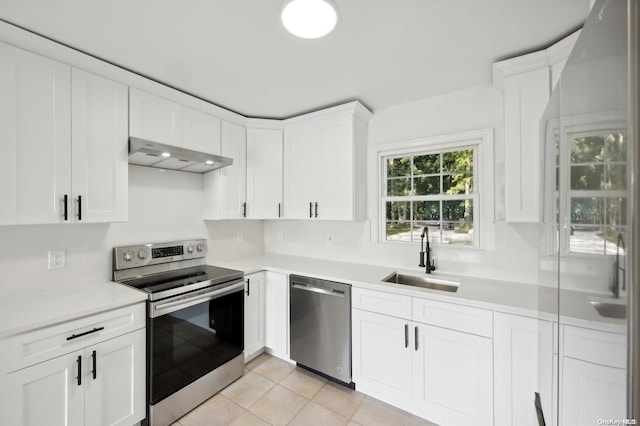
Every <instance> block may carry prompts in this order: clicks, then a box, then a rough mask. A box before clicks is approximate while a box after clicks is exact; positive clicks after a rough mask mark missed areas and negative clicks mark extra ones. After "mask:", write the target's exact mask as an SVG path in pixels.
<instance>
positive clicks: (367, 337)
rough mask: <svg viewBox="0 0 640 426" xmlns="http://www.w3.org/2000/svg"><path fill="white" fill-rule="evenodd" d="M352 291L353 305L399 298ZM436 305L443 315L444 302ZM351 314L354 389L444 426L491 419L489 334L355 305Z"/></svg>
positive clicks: (481, 425) (485, 422)
mask: <svg viewBox="0 0 640 426" xmlns="http://www.w3.org/2000/svg"><path fill="white" fill-rule="evenodd" d="M365 292H366V293H367V294H365ZM354 293H355V295H354V300H355V306H358V305H359V304H360V306H364V305H366V304H367V303H368V301H371V306H374V304H375V306H377V307H378V308H380V309H381V310H383V311H391V310H393V306H394V305H396V306H399V305H400V304H401V303H402V301H399V300H391V299H390V300H389V301H388V304H387V306H385V301H384V299H383V297H384V293H381V292H368V291H363V290H359V289H358V290H356V291H355V292H354ZM401 297H404V296H401ZM409 303H410V302H409ZM434 307H436V309H438V311H437V315H441V314H442V315H447V311H446V308H447V304H441V305H439V304H437V302H435V304H434ZM465 308H466V307H465ZM469 309H473V308H469ZM396 311H398V312H401V311H400V310H396ZM410 312H411V311H408V312H405V314H406V313H408V314H410ZM429 312H432V311H429ZM351 318H352V337H353V349H352V350H353V381H354V383H355V384H356V389H358V390H360V391H361V392H364V393H366V394H368V395H371V396H373V397H375V398H378V399H381V400H383V401H385V402H388V403H390V404H393V405H395V406H397V407H399V408H402V409H404V410H407V411H410V412H412V413H414V414H417V415H419V416H421V417H423V418H425V419H427V420H430V421H433V422H435V423H438V424H440V425H443V426H447V425H462V424H464V425H476V426H485V425H490V424H493V342H492V339H491V338H489V337H483V336H477V335H474V334H470V333H466V332H461V331H456V330H451V329H447V328H443V327H437V326H433V325H429V324H424V323H421V322H417V321H413V320H409V319H403V318H397V317H394V316H390V315H384V314H381V313H378V312H371V311H367V310H363V309H357V308H354V309H352V315H351Z"/></svg>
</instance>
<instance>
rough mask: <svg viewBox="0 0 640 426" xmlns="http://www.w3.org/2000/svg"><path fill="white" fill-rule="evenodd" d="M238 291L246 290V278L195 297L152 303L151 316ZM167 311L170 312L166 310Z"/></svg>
mask: <svg viewBox="0 0 640 426" xmlns="http://www.w3.org/2000/svg"><path fill="white" fill-rule="evenodd" d="M237 291H244V280H240V281H238V282H237V283H236V284H233V285H229V286H227V287H224V288H221V289H218V290H213V291H210V292H208V293H203V294H199V295H197V296H194V297H189V298H181V299H180V300H176V301H173V302H166V303H160V304H158V305H152V307H153V311H152V312H151V317H152V318H155V317H158V316H161V315H164V314H165V313H164V312H161V311H168V310H170V312H173V311H176V310H178V309H182V308H187V307H189V306H193V305H197V304H198V303H202V302H206V301H208V300H213V299H217V298H219V297H222V296H226V295H228V294H231V293H235V292H237ZM172 308H177V309H172ZM166 313H169V312H166Z"/></svg>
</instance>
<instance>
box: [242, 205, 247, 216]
mask: <svg viewBox="0 0 640 426" xmlns="http://www.w3.org/2000/svg"><path fill="white" fill-rule="evenodd" d="M242 217H247V203H246V202H245V203H242Z"/></svg>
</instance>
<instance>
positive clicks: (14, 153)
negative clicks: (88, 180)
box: [0, 43, 71, 225]
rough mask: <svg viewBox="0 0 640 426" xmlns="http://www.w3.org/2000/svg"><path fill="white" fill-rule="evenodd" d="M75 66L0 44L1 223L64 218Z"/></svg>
mask: <svg viewBox="0 0 640 426" xmlns="http://www.w3.org/2000/svg"><path fill="white" fill-rule="evenodd" d="M70 85H71V68H70V67H69V66H68V65H64V64H61V63H59V62H55V61H52V60H50V59H47V58H44V57H41V56H38V55H34V54H32V53H29V52H27V51H24V50H21V49H18V48H15V47H13V46H9V45H7V44H4V43H0V149H1V150H2V156H0V181H1V182H2V185H0V198H1V199H2V202H1V203H0V223H1V224H5V225H10V224H35V223H60V222H62V221H63V213H64V202H63V198H64V196H65V195H67V197H68V199H69V202H70V197H71V193H70V190H71V86H70Z"/></svg>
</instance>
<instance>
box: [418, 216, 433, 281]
mask: <svg viewBox="0 0 640 426" xmlns="http://www.w3.org/2000/svg"><path fill="white" fill-rule="evenodd" d="M425 236H426V237H427V248H426V250H425V248H424V238H425ZM425 253H426V255H427V263H426V264H425V259H424V257H425ZM418 267H420V268H426V272H427V274H430V273H431V272H432V271H435V270H436V266H435V261H434V260H432V259H431V247H429V228H428V227H426V226H425V227H424V228H423V229H422V235H420V264H419V265H418Z"/></svg>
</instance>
